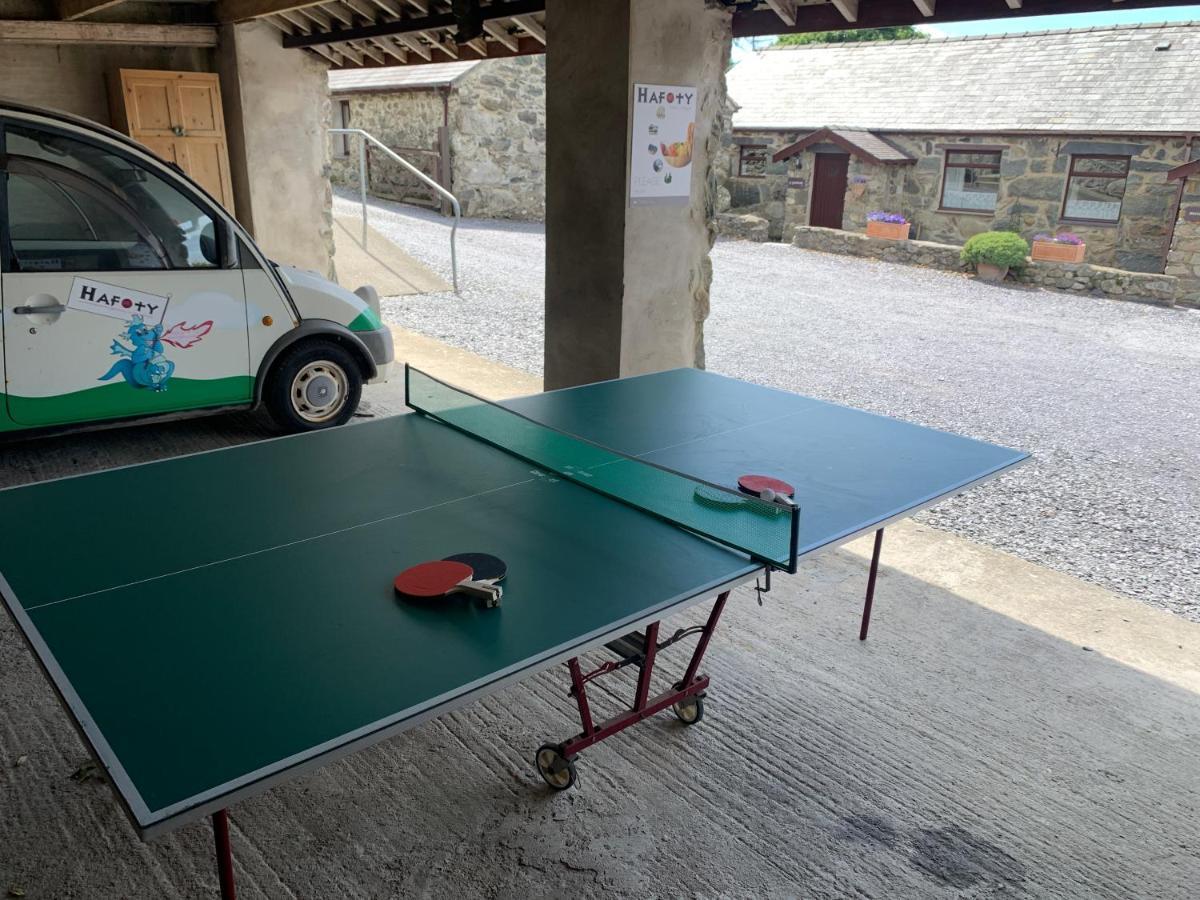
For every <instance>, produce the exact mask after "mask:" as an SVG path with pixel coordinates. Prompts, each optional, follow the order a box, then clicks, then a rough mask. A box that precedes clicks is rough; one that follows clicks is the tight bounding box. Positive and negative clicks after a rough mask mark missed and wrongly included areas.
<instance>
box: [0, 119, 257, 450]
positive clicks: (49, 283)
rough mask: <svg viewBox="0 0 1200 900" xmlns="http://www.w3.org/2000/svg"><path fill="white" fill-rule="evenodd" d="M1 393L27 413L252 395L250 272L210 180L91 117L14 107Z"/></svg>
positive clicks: (238, 399) (28, 417) (136, 407)
mask: <svg viewBox="0 0 1200 900" xmlns="http://www.w3.org/2000/svg"><path fill="white" fill-rule="evenodd" d="M3 150H4V153H3V155H2V156H0V167H2V169H3V175H4V185H3V186H4V192H3V199H2V202H3V214H2V215H0V225H2V226H3V229H2V233H0V247H2V250H3V253H2V261H3V267H2V269H0V298H2V299H0V303H2V304H3V328H4V344H5V346H4V350H5V363H6V376H7V382H8V385H7V391H6V399H5V402H6V403H7V406H8V413H9V417H10V418H11V419H12V420H13V422H14V423H16V424H18V425H20V426H26V427H36V426H45V425H59V424H67V423H75V422H86V421H91V420H98V419H109V418H121V417H131V416H145V415H153V414H156V413H163V412H171V411H176V410H184V409H191V408H198V407H205V406H224V405H231V404H239V403H248V402H249V401H250V400H251V391H252V379H251V375H250V363H249V350H248V340H247V339H248V336H247V321H246V302H245V292H244V286H243V280H242V273H241V271H240V270H239V269H238V268H236V260H233V259H229V258H227V256H228V255H229V254H228V251H226V250H225V247H226V246H227V245H228V244H229V243H230V242H229V241H227V240H226V233H225V229H226V228H227V225H226V223H225V222H224V221H223V218H222V216H221V215H220V213H219V212H218V211H217V210H216V209H215V207H214V206H213V204H212V203H211V201H209V200H208V199H207V198H206V197H204V195H203V194H202V193H200V192H199V191H195V190H194V189H192V188H191V187H190V186H189V184H188V182H187V181H186V180H184V179H182V178H177V177H175V176H174V175H173V174H172V173H169V172H168V171H166V170H165V169H163V168H162V167H160V166H157V165H155V164H154V163H153V162H151V161H150V160H148V159H140V158H138V155H137V154H136V152H134V151H132V150H130V149H129V148H125V147H122V146H120V145H118V144H116V143H115V142H110V141H108V140H107V139H106V138H104V137H103V136H102V135H91V134H88V133H87V132H84V131H82V130H78V131H76V130H73V129H68V128H66V127H62V128H60V127H58V126H52V125H48V124H47V125H43V124H41V123H35V122H27V121H15V120H7V121H5V122H4V123H3Z"/></svg>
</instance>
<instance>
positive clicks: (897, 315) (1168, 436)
mask: <svg viewBox="0 0 1200 900" xmlns="http://www.w3.org/2000/svg"><path fill="white" fill-rule="evenodd" d="M339 203H344V201H339ZM347 208H349V207H348V205H347ZM373 221H375V225H376V227H377V228H379V229H380V230H381V231H382V232H384V233H385V234H388V235H389V236H390V237H392V238H393V239H394V240H397V241H399V242H400V244H401V246H403V247H404V248H405V249H407V250H409V252H411V253H413V254H414V255H416V256H418V257H419V258H421V259H423V261H425V262H427V263H428V264H430V265H431V266H433V267H434V268H439V267H444V265H445V259H446V258H447V251H446V244H445V240H446V238H445V232H446V226H445V225H444V224H443V223H442V222H441V221H439V220H437V219H436V218H435V217H433V216H431V215H429V214H427V213H425V212H424V211H413V210H411V208H406V207H401V206H398V205H395V204H386V203H380V204H378V205H377V212H376V219H375V220H373ZM544 253H545V241H544V236H543V232H542V230H541V228H540V226H536V225H529V224H522V223H505V222H486V221H474V222H469V223H468V224H467V227H465V228H464V229H463V230H462V231H461V250H460V255H459V258H460V265H461V267H462V270H463V272H464V284H465V289H464V291H463V296H462V297H461V298H456V297H453V296H452V295H445V294H442V295H433V296H425V297H411V298H398V299H396V300H394V301H389V302H388V303H387V305H386V314H387V316H388V318H389V319H391V320H392V321H394V322H397V323H398V324H401V325H404V326H405V327H408V328H412V329H415V330H418V331H421V332H422V333H425V334H428V335H431V336H433V337H437V338H439V339H441V340H445V341H449V342H450V343H453V344H455V345H456V346H459V347H463V348H465V349H467V350H471V351H473V352H476V353H479V354H481V355H483V356H486V357H489V358H491V359H494V360H498V361H501V362H504V363H507V364H509V365H512V366H515V367H517V368H520V369H524V370H525V371H528V372H531V373H540V371H541V345H542V311H543V304H544V294H543V290H542V285H543V283H544V263H543V256H544ZM713 272H714V277H713V291H712V314H711V317H710V319H709V321H708V323H707V326H706V337H705V344H706V348H707V354H708V360H707V363H708V366H709V367H710V368H712V369H713V370H715V371H718V372H723V373H727V374H730V375H736V376H739V377H741V378H745V379H748V380H751V381H756V382H759V383H762V384H769V385H774V386H776V387H781V388H786V389H788V390H793V391H798V392H800V393H804V394H809V395H812V396H816V397H821V398H824V399H827V400H832V401H835V402H839V403H846V404H849V405H851V406H857V407H860V408H862V409H868V410H872V411H874V412H881V413H886V414H889V415H895V416H899V417H901V418H905V419H909V420H912V421H915V422H919V423H921V424H924V425H931V426H934V427H938V428H946V429H948V430H952V431H956V432H959V433H963V434H968V435H972V436H974V437H979V438H982V439H985V440H990V441H996V442H999V443H1004V444H1008V445H1011V446H1014V447H1020V448H1022V449H1025V450H1028V451H1030V452H1032V453H1033V455H1034V462H1033V463H1032V464H1031V465H1028V466H1026V467H1025V468H1023V469H1022V470H1020V471H1018V472H1017V473H1014V474H1012V475H1009V476H1006V477H1005V478H1004V479H1002V480H1001V481H1000V483H999V484H995V485H988V486H986V487H985V488H983V489H980V490H978V491H976V492H974V493H972V494H969V495H967V496H965V497H963V498H962V499H960V500H958V501H956V502H954V503H950V504H946V505H945V506H943V507H942V508H940V509H939V510H937V511H934V512H932V513H930V514H928V515H927V516H925V517H924V519H923V520H924V521H926V522H929V523H932V524H935V525H937V526H938V527H941V528H947V529H950V530H953V531H954V532H956V533H958V534H962V535H965V536H968V537H971V538H973V539H975V540H980V541H983V542H985V543H987V544H989V545H991V546H993V547H998V548H1000V549H1003V550H1006V551H1009V552H1012V553H1016V554H1019V555H1020V556H1022V557H1024V558H1025V559H1028V560H1032V561H1034V562H1037V563H1039V564H1041V565H1045V566H1049V567H1051V568H1055V569H1058V570H1060V571H1063V572H1069V573H1071V574H1074V575H1077V576H1079V577H1082V578H1085V579H1087V580H1089V581H1092V582H1094V583H1096V584H1099V585H1103V586H1105V587H1108V588H1110V589H1112V590H1115V591H1120V592H1122V593H1125V594H1127V595H1130V596H1133V597H1136V598H1138V599H1139V600H1142V601H1144V602H1146V603H1150V604H1152V605H1154V606H1157V607H1160V608H1164V609H1170V610H1173V611H1174V612H1177V613H1179V614H1181V615H1184V616H1187V617H1189V618H1191V619H1192V620H1193V621H1200V549H1198V548H1200V466H1198V465H1197V460H1198V459H1200V438H1198V437H1197V435H1200V389H1198V387H1197V384H1198V378H1200V313H1197V312H1193V311H1185V310H1167V309H1159V308H1156V307H1150V306H1144V305H1140V304H1134V303H1121V302H1116V301H1111V300H1102V299H1096V298H1091V297H1077V296H1073V295H1066V294H1060V293H1055V292H1050V291H1036V290H1024V289H1018V288H1010V287H996V286H992V285H987V284H981V283H978V282H975V281H974V280H972V279H970V278H967V277H965V276H961V275H955V274H950V273H944V272H937V271H932V270H925V269H917V268H912V267H905V266H898V265H892V264H888V263H880V262H874V261H870V260H858V259H851V258H846V257H838V256H832V255H827V254H821V253H813V252H808V251H800V250H797V249H795V248H793V247H790V246H784V245H779V244H765V245H763V244H750V243H744V242H724V241H723V242H720V243H718V244H717V246H716V248H715V250H714V253H713Z"/></svg>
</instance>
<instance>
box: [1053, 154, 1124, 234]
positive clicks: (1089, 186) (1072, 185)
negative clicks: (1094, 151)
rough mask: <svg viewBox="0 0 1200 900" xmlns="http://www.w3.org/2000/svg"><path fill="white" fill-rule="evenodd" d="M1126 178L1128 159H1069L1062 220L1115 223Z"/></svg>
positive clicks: (1102, 157)
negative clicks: (1069, 166)
mask: <svg viewBox="0 0 1200 900" xmlns="http://www.w3.org/2000/svg"><path fill="white" fill-rule="evenodd" d="M1128 175H1129V157H1128V156H1072V157H1071V168H1070V171H1069V172H1068V173H1067V193H1066V196H1065V197H1064V198H1063V209H1062V218H1064V219H1072V220H1074V221H1076V222H1116V221H1118V220H1119V219H1120V218H1121V201H1122V200H1123V199H1124V197H1125V180H1126V178H1127V177H1128Z"/></svg>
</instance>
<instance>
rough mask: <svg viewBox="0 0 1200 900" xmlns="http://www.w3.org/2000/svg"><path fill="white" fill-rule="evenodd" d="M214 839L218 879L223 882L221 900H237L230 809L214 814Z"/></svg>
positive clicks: (220, 810)
mask: <svg viewBox="0 0 1200 900" xmlns="http://www.w3.org/2000/svg"><path fill="white" fill-rule="evenodd" d="M212 826H213V841H214V843H215V844H216V850H217V880H218V881H219V882H220V883H221V900H237V887H236V886H235V885H234V883H233V851H232V850H230V848H229V811H228V810H224V809H219V810H217V811H216V812H215V813H213V814H212Z"/></svg>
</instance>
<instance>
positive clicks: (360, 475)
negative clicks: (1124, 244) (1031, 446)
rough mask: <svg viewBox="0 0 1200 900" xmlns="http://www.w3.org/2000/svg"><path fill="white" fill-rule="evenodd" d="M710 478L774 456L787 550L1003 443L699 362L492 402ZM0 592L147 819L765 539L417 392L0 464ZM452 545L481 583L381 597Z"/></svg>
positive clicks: (412, 718)
mask: <svg viewBox="0 0 1200 900" xmlns="http://www.w3.org/2000/svg"><path fill="white" fill-rule="evenodd" d="M506 405H507V406H509V407H510V408H511V409H514V410H518V411H520V412H521V413H523V414H524V415H527V416H530V417H532V418H535V419H537V420H539V421H542V422H546V423H548V424H549V425H551V426H553V427H556V428H560V429H562V430H565V431H569V432H572V433H575V434H578V435H580V436H582V437H584V438H588V439H590V440H593V441H596V442H598V443H601V444H605V445H607V446H610V447H612V448H614V449H616V450H619V451H622V452H624V453H628V454H631V455H635V456H640V457H642V458H645V459H647V460H650V461H653V462H656V463H658V464H660V465H665V466H669V467H671V468H674V469H678V470H680V471H682V472H685V473H688V474H691V475H695V476H697V477H701V478H705V479H708V480H712V481H715V482H718V483H723V484H729V483H735V482H736V478H737V476H738V475H739V474H743V473H746V472H751V471H762V472H768V473H774V474H780V475H782V476H784V477H787V478H788V479H789V480H791V481H793V483H795V485H796V487H797V499H798V500H799V502H800V504H801V508H802V513H801V516H800V523H801V541H800V547H801V553H808V552H812V551H814V550H816V549H820V548H821V547H824V546H829V545H833V544H837V543H840V542H843V541H845V540H847V539H849V538H850V537H853V536H855V535H857V534H859V533H863V532H865V531H869V530H871V529H873V528H875V527H878V526H880V525H882V524H885V523H886V522H888V521H891V520H893V519H895V518H897V517H900V516H903V515H905V514H908V513H911V512H912V511H915V510H916V509H918V508H921V507H922V506H924V505H928V504H929V503H931V502H933V501H934V500H936V499H938V498H939V497H942V496H946V495H948V494H952V493H955V492H957V491H959V490H961V489H962V488H964V487H966V486H969V485H970V484H972V483H975V482H977V481H980V480H982V479H985V478H988V477H990V476H992V475H994V474H997V473H998V472H1000V471H1002V470H1004V469H1006V468H1008V467H1010V466H1013V465H1015V464H1017V463H1019V462H1020V461H1021V460H1022V459H1023V458H1024V454H1021V453H1019V452H1016V451H1012V450H1007V449H1005V448H1002V447H997V446H994V445H991V444H986V443H981V442H978V441H973V440H969V439H967V438H961V437H957V436H954V435H949V434H945V433H943V432H937V431H933V430H931V429H925V428H920V427H918V426H913V425H909V424H907V423H903V422H899V421H896V420H892V419H886V418H882V417H879V416H873V415H870V414H867V413H862V412H858V411H855V410H851V409H847V408H845V407H839V406H834V405H831V404H827V403H822V402H820V401H815V400H810V399H807V398H803V397H798V396H796V395H792V394H787V393H783V392H779V391H773V390H770V389H767V388H761V387H756V386H752V385H748V384H744V383H742V382H738V381H735V380H733V379H726V378H722V377H721V376H717V375H712V374H709V373H703V372H698V371H695V370H676V371H672V372H666V373H660V374H657V375H651V376H642V377H639V378H633V379H625V380H620V381H614V382H604V383H601V384H597V385H590V386H587V387H582V388H574V389H570V390H565V391H558V392H550V393H546V394H541V395H537V396H534V397H530V398H524V399H521V400H516V401H510V402H509V403H507V404H506ZM0 517H2V519H3V521H5V522H6V523H7V524H8V526H9V527H8V529H7V530H8V533H10V534H13V535H22V534H24V535H27V536H28V538H27V540H24V541H22V540H20V539H17V540H10V541H8V542H7V543H6V544H4V545H3V546H0V573H2V575H0V594H2V595H3V598H4V601H5V603H6V605H7V606H8V607H9V609H10V611H11V612H12V614H13V616H14V618H15V619H16V621H17V624H18V626H19V627H20V628H21V630H22V632H23V633H24V634H25V636H26V637H27V638H28V640H29V641H30V643H31V646H32V647H33V649H34V651H35V653H36V654H37V656H38V658H39V660H40V661H41V662H42V664H43V666H44V667H45V668H46V670H47V673H48V675H49V676H50V678H51V679H52V681H53V682H54V684H55V686H56V688H57V689H58V690H59V692H60V694H61V695H62V697H63V700H64V702H65V704H66V706H67V708H68V710H69V712H70V713H71V715H72V717H73V718H74V719H75V720H76V722H77V724H78V725H79V726H80V729H81V731H82V732H83V734H84V736H85V738H86V739H87V740H88V742H89V743H90V744H91V746H92V748H93V751H94V752H95V753H96V754H97V755H98V756H99V758H100V760H101V762H102V763H103V764H104V765H105V766H106V768H107V769H108V771H109V773H110V776H111V777H112V779H113V782H114V785H115V787H116V788H117V790H118V793H119V795H120V796H121V798H122V800H123V801H124V803H125V805H126V807H127V809H128V811H129V813H130V815H131V818H132V820H133V821H134V823H135V825H136V826H137V828H138V829H139V831H140V832H141V833H142V834H143V835H146V836H152V835H154V834H157V833H160V832H162V831H165V830H168V829H169V828H171V827H174V826H175V825H177V824H182V822H184V821H187V820H189V819H190V818H195V817H197V816H198V815H200V814H202V813H204V812H208V811H210V810H211V809H214V808H219V807H221V806H223V805H225V802H226V801H231V800H232V799H236V798H238V797H240V796H245V795H248V794H250V793H253V792H255V791H257V790H261V789H264V788H265V787H267V786H269V785H270V784H271V783H273V782H274V781H277V780H279V779H280V778H282V777H287V776H290V775H294V774H297V773H299V772H301V771H303V770H304V769H305V768H306V767H310V766H311V765H313V764H314V763H316V762H319V761H321V760H324V759H328V758H331V757H332V756H333V755H336V754H339V753H342V752H347V751H348V750H350V749H354V748H355V747H358V746H364V745H366V744H368V743H370V742H372V741H374V740H377V739H379V738H381V737H383V736H385V735H387V734H390V733H393V732H394V731H396V730H399V729H401V728H403V727H408V726H411V725H412V724H415V723H416V722H418V721H421V720H422V719H423V718H424V717H426V716H428V715H431V714H437V713H438V712H440V711H443V710H445V709H447V708H449V707H451V706H452V705H453V704H455V703H456V702H462V701H463V700H465V699H467V698H469V697H472V696H477V695H479V694H480V693H482V692H486V691H487V690H491V689H495V688H496V687H498V686H499V685H500V684H502V683H507V682H508V681H510V680H512V679H514V678H519V677H522V676H523V675H526V674H529V673H532V672H533V671H536V670H538V669H540V668H543V667H544V666H546V665H548V664H550V663H551V662H553V661H555V660H558V659H562V658H564V657H566V656H570V655H575V653H576V652H578V650H579V649H580V648H583V647H585V646H591V645H595V644H596V643H599V642H602V641H603V640H606V639H609V638H611V637H614V636H617V635H620V634H623V633H625V632H627V631H628V630H630V629H631V627H633V626H634V625H636V624H637V623H640V622H643V621H646V620H648V619H651V618H657V617H658V616H659V615H660V614H665V613H669V612H670V611H672V610H675V609H680V608H683V607H684V606H686V605H688V604H689V603H691V602H695V601H697V600H699V599H703V598H704V597H707V596H711V595H713V594H714V593H716V592H718V591H719V590H721V589H723V588H725V587H727V586H729V585H732V584H736V583H740V582H742V581H744V580H746V579H747V578H750V577H752V576H753V575H754V573H755V572H757V571H758V570H759V569H761V564H760V563H757V562H754V561H752V560H751V559H749V558H747V557H746V556H745V555H743V554H741V553H737V552H734V551H732V550H729V549H726V548H724V547H722V546H719V545H717V544H715V543H713V542H711V541H708V540H705V539H703V538H701V537H698V536H696V535H694V534H692V533H690V532H688V531H686V530H683V529H680V528H677V527H674V526H672V525H671V524H669V523H667V522H664V521H661V520H659V519H656V518H654V517H652V516H649V515H646V514H645V513H642V512H639V511H638V510H636V509H633V508H631V507H629V506H626V505H623V504H621V503H617V502H614V501H613V500H611V499H608V498H607V497H604V496H602V495H601V494H598V493H596V492H594V491H592V490H589V489H588V488H586V487H581V486H579V485H577V484H574V483H572V482H571V481H569V480H565V479H562V478H556V477H554V476H553V474H550V473H546V472H544V471H540V470H538V469H536V468H534V467H531V465H530V464H529V463H527V462H525V461H523V460H522V459H520V458H517V457H514V456H512V455H509V454H507V453H505V452H503V451H501V450H498V449H496V448H494V447H492V446H489V445H488V444H486V443H483V442H481V441H478V440H475V439H473V438H471V437H469V436H467V435H465V434H462V433H460V432H458V431H456V430H455V429H453V428H450V427H447V426H446V425H444V424H441V423H439V422H437V421H435V420H433V419H429V418H426V417H424V416H421V415H403V416H396V417H391V418H387V419H381V420H376V421H372V422H367V423H363V424H357V425H353V426H350V427H343V428H339V429H334V430H330V431H324V432H318V433H315V434H309V435H302V436H296V437H288V438H279V439H275V440H270V441H264V442H260V443H255V444H248V445H243V446H239V447H234V448H230V449H226V450H219V451H211V452H206V453H200V454H195V455H191V456H186V457H179V458H175V459H169V460H164V461H161V462H156V463H150V464H145V465H140V466H133V467H129V468H123V469H114V470H109V471H105V472H100V473H96V474H92V475H86V476H79V477H71V478H65V479H59V480H55V481H49V482H43V483H40V484H35V485H30V486H26V487H21V488H13V489H10V490H7V491H0ZM466 551H481V552H488V553H493V554H496V555H498V556H500V557H501V558H503V559H504V560H505V561H506V562H507V563H508V565H509V575H508V579H507V581H506V583H505V598H504V603H503V605H502V606H501V607H500V608H499V609H494V610H488V609H484V608H482V607H481V606H479V605H477V604H475V603H472V602H469V601H465V600H458V599H455V600H453V601H451V602H448V603H446V604H444V605H441V606H419V605H413V604H406V603H400V602H398V601H397V599H396V597H395V594H394V592H393V590H392V579H393V577H394V575H395V574H396V573H397V572H399V571H400V570H402V569H404V568H406V567H407V566H409V565H412V564H415V563H417V562H421V561H424V560H427V559H438V558H442V557H444V556H447V555H450V554H453V553H460V552H466Z"/></svg>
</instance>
